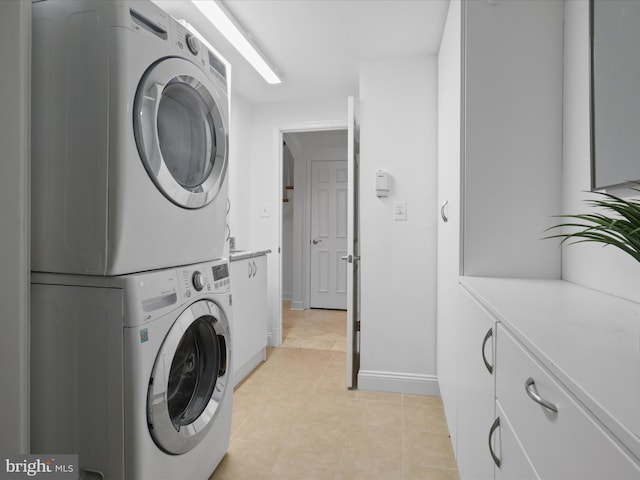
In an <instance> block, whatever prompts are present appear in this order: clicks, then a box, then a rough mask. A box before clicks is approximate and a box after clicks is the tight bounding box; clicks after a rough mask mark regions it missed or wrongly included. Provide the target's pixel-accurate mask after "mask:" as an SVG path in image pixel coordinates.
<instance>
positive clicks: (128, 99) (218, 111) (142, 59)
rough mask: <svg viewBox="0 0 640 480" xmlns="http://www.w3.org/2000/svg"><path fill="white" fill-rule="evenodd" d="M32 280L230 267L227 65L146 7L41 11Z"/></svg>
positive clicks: (36, 49)
mask: <svg viewBox="0 0 640 480" xmlns="http://www.w3.org/2000/svg"><path fill="white" fill-rule="evenodd" d="M32 31H33V62H32V77H33V78H32V81H33V83H32V102H31V103H32V235H31V236H32V270H34V271H43V272H58V273H75V274H88V275H121V274H126V273H133V272H140V271H145V270H153V269H159V268H164V267H169V266H176V265H186V264H189V263H195V262H200V261H205V260H210V259H214V258H221V257H222V256H223V250H224V242H225V222H226V219H225V217H226V209H227V201H228V195H227V182H226V177H227V175H226V173H227V162H228V143H229V142H228V129H229V95H228V93H229V88H228V82H227V79H228V77H229V72H228V65H227V64H226V63H225V62H224V61H223V60H222V59H221V58H220V57H219V56H217V55H216V54H215V53H214V52H211V51H209V50H208V49H207V48H206V47H204V46H202V45H201V44H200V43H199V42H198V40H197V38H195V37H193V36H191V35H190V34H189V32H188V31H187V30H186V29H185V27H183V26H182V25H181V24H179V23H178V22H177V21H175V20H174V19H173V18H171V17H169V16H168V15H167V14H166V13H165V12H163V11H162V10H161V9H160V8H159V7H157V6H156V5H155V4H153V3H151V2H150V1H148V0H133V1H118V0H115V1H96V0H93V1H91V0H45V1H41V2H37V3H34V4H33V28H32Z"/></svg>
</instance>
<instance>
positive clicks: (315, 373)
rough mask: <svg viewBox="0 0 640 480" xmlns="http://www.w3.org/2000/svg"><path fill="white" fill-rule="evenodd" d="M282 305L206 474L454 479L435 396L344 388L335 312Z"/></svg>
mask: <svg viewBox="0 0 640 480" xmlns="http://www.w3.org/2000/svg"><path fill="white" fill-rule="evenodd" d="M283 314H284V319H283V336H284V337H285V342H284V344H283V346H282V347H280V348H268V349H267V361H266V362H265V363H263V364H261V365H260V366H259V367H258V368H256V369H255V370H254V371H253V372H252V373H251V374H250V375H249V376H248V377H247V378H246V379H245V380H244V381H243V382H242V383H241V384H240V385H239V386H238V387H237V388H236V390H235V392H234V411H233V425H232V437H231V446H230V448H229V452H228V453H227V455H226V456H225V458H224V459H223V461H222V463H221V464H220V465H219V467H218V468H217V469H216V471H215V472H214V474H213V475H212V476H211V480H245V479H252V480H276V479H277V480H286V479H295V480H315V479H318V480H358V479H366V480H459V477H458V472H457V469H456V464H455V458H454V455H453V449H452V448H451V440H450V438H449V436H448V430H447V425H446V420H445V417H444V410H443V408H442V401H441V399H440V398H439V397H426V396H420V395H407V394H394V393H382V392H368V391H358V390H349V389H347V388H346V385H345V372H346V365H345V363H346V354H345V351H346V340H345V339H344V336H345V333H346V332H345V327H346V316H345V314H344V312H335V311H322V310H310V311H309V310H307V311H302V312H301V311H291V310H289V309H288V307H287V306H286V305H285V306H284V307H283Z"/></svg>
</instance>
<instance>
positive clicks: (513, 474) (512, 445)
mask: <svg viewBox="0 0 640 480" xmlns="http://www.w3.org/2000/svg"><path fill="white" fill-rule="evenodd" d="M496 414H497V417H496V418H499V419H500V423H499V425H498V428H496V430H495V431H494V432H493V434H492V435H491V436H490V437H489V441H490V442H491V449H492V451H493V452H494V455H495V456H496V459H497V460H498V461H499V462H500V466H496V469H495V480H515V479H518V480H537V479H539V478H540V477H539V476H538V474H537V473H536V471H535V469H534V468H533V466H532V465H531V462H530V461H529V459H528V458H527V455H526V453H525V452H524V450H523V449H522V446H521V445H520V442H519V441H518V438H517V437H516V434H515V432H514V431H513V427H512V426H511V423H510V422H509V419H508V418H507V416H506V415H505V414H504V412H503V411H502V408H500V404H499V403H498V404H497V405H496Z"/></svg>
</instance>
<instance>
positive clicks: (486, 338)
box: [482, 328, 493, 375]
mask: <svg viewBox="0 0 640 480" xmlns="http://www.w3.org/2000/svg"><path fill="white" fill-rule="evenodd" d="M492 336H493V328H490V329H489V331H488V332H487V334H486V335H485V336H484V340H482V361H483V362H484V366H485V367H487V370H489V373H490V374H492V375H493V365H491V364H490V363H489V362H488V361H487V357H486V356H485V355H484V350H485V347H486V346H487V342H488V341H489V339H490V338H491V337H492Z"/></svg>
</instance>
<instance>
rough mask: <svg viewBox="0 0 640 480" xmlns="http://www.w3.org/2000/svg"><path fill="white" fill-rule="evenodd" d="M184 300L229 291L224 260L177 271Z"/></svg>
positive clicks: (227, 270) (227, 269)
mask: <svg viewBox="0 0 640 480" xmlns="http://www.w3.org/2000/svg"><path fill="white" fill-rule="evenodd" d="M178 277H179V278H180V280H181V283H182V292H183V295H184V297H185V299H190V298H193V297H194V296H195V295H202V294H205V293H227V292H229V290H230V289H231V282H230V281H229V263H228V262H227V261H226V260H224V261H223V260H220V261H217V262H207V263H202V264H198V265H190V266H188V267H182V268H180V269H178Z"/></svg>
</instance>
